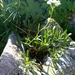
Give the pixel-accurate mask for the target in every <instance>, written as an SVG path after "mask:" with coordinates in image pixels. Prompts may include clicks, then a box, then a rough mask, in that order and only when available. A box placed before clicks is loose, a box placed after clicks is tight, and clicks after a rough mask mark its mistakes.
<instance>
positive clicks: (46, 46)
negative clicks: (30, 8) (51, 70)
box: [23, 20, 70, 67]
mask: <svg viewBox="0 0 75 75" xmlns="http://www.w3.org/2000/svg"><path fill="white" fill-rule="evenodd" d="M51 22H52V20H49V22H48V23H47V24H46V25H45V26H44V27H43V28H41V29H40V25H38V32H37V34H36V36H35V37H33V38H30V37H26V38H25V43H24V42H23V44H24V45H25V47H26V46H27V47H28V48H26V49H25V51H27V49H28V51H29V55H28V57H29V58H30V59H35V60H36V62H38V63H43V62H42V60H43V58H44V57H46V56H50V57H51V58H52V61H53V63H54V67H57V66H56V63H58V60H59V58H60V57H61V56H63V55H64V52H65V50H66V48H67V47H68V46H69V42H70V40H69V36H70V34H67V30H65V31H64V32H63V31H62V30H60V28H59V27H57V26H55V25H54V26H53V25H52V24H51ZM41 32H43V34H41ZM64 42H65V43H64Z"/></svg>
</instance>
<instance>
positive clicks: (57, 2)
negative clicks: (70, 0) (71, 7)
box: [47, 0, 61, 6]
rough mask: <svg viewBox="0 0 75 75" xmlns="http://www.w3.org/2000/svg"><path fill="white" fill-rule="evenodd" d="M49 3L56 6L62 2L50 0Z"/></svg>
mask: <svg viewBox="0 0 75 75" xmlns="http://www.w3.org/2000/svg"><path fill="white" fill-rule="evenodd" d="M47 4H50V5H51V4H54V5H55V6H59V5H60V4H61V3H60V1H58V0H48V1H47Z"/></svg>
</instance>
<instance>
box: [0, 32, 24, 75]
mask: <svg viewBox="0 0 75 75" xmlns="http://www.w3.org/2000/svg"><path fill="white" fill-rule="evenodd" d="M19 52H20V49H19V48H18V47H17V44H16V36H15V34H14V33H13V32H12V33H11V34H10V35H9V37H8V41H7V44H6V46H5V48H4V50H3V53H2V55H1V57H0V75H24V74H23V73H22V70H21V69H20V68H19V67H18V65H19V64H18V62H19V60H20V59H21V57H20V56H19V55H18V54H19Z"/></svg>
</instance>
